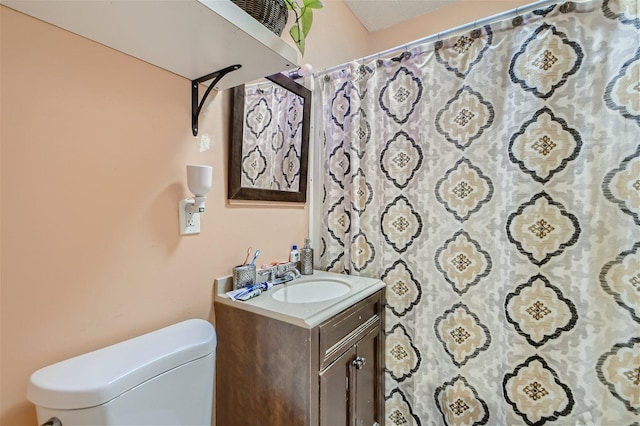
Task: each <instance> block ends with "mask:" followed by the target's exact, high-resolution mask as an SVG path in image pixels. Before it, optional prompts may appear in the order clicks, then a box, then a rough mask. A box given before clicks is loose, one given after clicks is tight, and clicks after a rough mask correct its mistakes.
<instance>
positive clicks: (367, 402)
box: [353, 329, 382, 426]
mask: <svg viewBox="0 0 640 426" xmlns="http://www.w3.org/2000/svg"><path fill="white" fill-rule="evenodd" d="M381 339H382V333H381V332H380V330H379V329H376V330H374V331H372V332H370V333H369V334H367V335H366V336H365V337H364V338H363V339H362V340H360V341H359V342H358V344H357V345H356V351H357V352H356V358H355V360H354V362H353V368H354V369H355V370H356V374H355V380H356V383H355V386H356V390H355V392H354V394H355V413H354V416H355V421H354V422H353V424H354V425H356V426H371V425H374V424H377V423H376V422H378V423H380V422H381V421H382V419H380V407H379V396H380V392H382V389H381V374H382V372H381V365H380V357H379V350H378V349H379V347H380V346H379V345H380V344H381Z"/></svg>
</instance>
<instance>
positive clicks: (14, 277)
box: [0, 7, 308, 426]
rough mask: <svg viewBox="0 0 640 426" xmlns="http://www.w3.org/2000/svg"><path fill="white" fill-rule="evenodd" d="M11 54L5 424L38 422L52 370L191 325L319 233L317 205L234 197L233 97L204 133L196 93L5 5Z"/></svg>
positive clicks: (5, 110)
mask: <svg viewBox="0 0 640 426" xmlns="http://www.w3.org/2000/svg"><path fill="white" fill-rule="evenodd" d="M0 13H1V23H0V25H1V43H2V52H1V55H2V82H1V102H2V104H1V107H2V130H1V137H2V167H1V170H2V223H3V228H2V256H3V258H2V299H1V303H2V306H1V321H2V322H1V327H2V328H1V333H0V334H1V336H2V360H1V363H2V364H1V374H2V379H1V381H0V386H1V398H2V399H1V408H2V411H1V413H0V424H2V425H6V426H14V425H34V424H36V419H35V411H34V408H33V406H32V405H31V404H30V403H28V402H27V401H26V398H25V392H26V385H27V381H28V378H29V375H30V374H31V373H32V372H33V371H35V370H37V369H38V368H40V367H43V366H45V365H48V364H50V363H53V362H56V361H59V360H62V359H65V358H67V357H69V356H72V355H77V354H80V353H83V352H86V351H89V350H93V349H97V348H99V347H102V346H104V345H108V344H111V343H115V342H117V341H120V340H122V339H125V338H129V337H132V336H135V335H138V334H141V333H144V332H147V331H150V330H153V329H156V328H159V327H162V326H165V325H168V324H170V323H173V322H177V321H180V320H184V319H187V318H211V316H212V312H211V310H212V285H213V279H214V278H215V277H218V276H222V275H227V274H228V273H230V267H231V266H232V265H235V264H237V263H239V262H241V261H242V260H243V258H244V254H245V252H246V249H247V247H248V246H250V245H252V246H253V247H255V248H258V247H259V248H260V249H261V250H262V256H261V258H260V260H261V261H266V260H272V259H282V258H284V257H286V256H288V253H289V248H290V244H292V243H298V244H300V243H302V242H303V238H304V237H305V236H306V232H307V231H306V230H307V227H308V223H307V212H306V210H305V208H304V207H302V206H293V207H292V206H286V207H266V208H265V207H260V208H255V207H247V206H229V205H228V204H227V202H226V178H225V176H226V158H227V140H228V139H229V128H228V121H229V111H230V109H229V105H228V104H229V93H228V92H222V93H219V94H217V96H216V97H215V99H214V100H213V102H211V104H210V105H209V106H208V107H207V108H206V111H205V112H204V117H202V118H201V123H200V132H201V134H203V133H207V134H209V135H210V136H211V138H212V139H213V141H214V143H215V144H214V147H213V149H211V150H209V151H207V152H204V153H200V152H199V151H198V144H197V140H196V139H195V138H194V137H192V136H191V125H190V123H191V119H190V113H191V110H190V106H191V99H190V97H191V92H190V82H189V81H188V80H186V79H184V78H181V77H178V76H176V75H174V74H171V73H169V72H167V71H164V70H161V69H159V68H156V67H154V66H150V65H149V64H146V63H143V62H141V61H138V60H135V59H133V58H130V57H128V56H126V55H123V54H121V53H119V52H116V51H114V50H111V49H109V48H106V47H104V46H101V45H98V44H96V43H93V42H90V41H88V40H85V39H83V38H80V37H77V36H75V35H73V34H70V33H68V32H65V31H61V30H59V29H57V28H55V27H53V26H50V25H47V24H43V23H41V22H39V21H37V20H35V19H32V18H29V17H27V16H25V15H22V14H20V13H17V12H15V11H13V10H11V9H7V8H5V7H1V8H0ZM189 163H206V164H211V165H213V166H214V186H213V189H212V191H211V193H210V196H209V198H208V201H207V207H208V211H207V213H206V214H204V215H203V217H202V232H201V234H200V235H198V236H185V237H181V236H180V235H179V234H178V218H177V203H178V200H180V199H181V198H185V197H186V196H187V195H188V192H187V188H186V182H185V180H186V172H185V165H186V164H189Z"/></svg>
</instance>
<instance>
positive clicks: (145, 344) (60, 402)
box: [27, 319, 216, 426]
mask: <svg viewBox="0 0 640 426" xmlns="http://www.w3.org/2000/svg"><path fill="white" fill-rule="evenodd" d="M215 350H216V334H215V330H214V328H213V326H212V325H211V324H210V323H209V322H207V321H204V320H199V319H192V320H188V321H184V322H180V323H178V324H174V325H171V326H169V327H166V328H163V329H160V330H157V331H154V332H151V333H148V334H145V335H142V336H139V337H136V338H133V339H130V340H126V341H124V342H121V343H118V344H115V345H113V346H108V347H106V348H103V349H99V350H97V351H94V352H90V353H87V354H84V355H80V356H77V357H75V358H70V359H67V360H65V361H61V362H59V363H56V364H53V365H50V366H48V367H44V368H42V369H40V370H38V371H36V372H35V373H33V374H32V375H31V379H30V381H29V385H28V389H27V398H28V399H29V401H31V402H32V403H34V404H35V405H36V413H37V416H38V424H43V423H45V422H47V421H49V420H50V419H51V418H53V417H55V418H57V419H59V420H60V422H61V423H62V425H63V426H81V425H82V426H87V425H105V426H110V425H118V426H124V425H154V426H160V425H172V426H175V425H211V406H212V401H213V384H214V366H215Z"/></svg>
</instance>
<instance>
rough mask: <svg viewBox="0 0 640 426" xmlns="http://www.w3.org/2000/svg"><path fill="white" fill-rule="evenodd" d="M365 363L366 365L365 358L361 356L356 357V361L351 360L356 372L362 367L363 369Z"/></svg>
mask: <svg viewBox="0 0 640 426" xmlns="http://www.w3.org/2000/svg"><path fill="white" fill-rule="evenodd" d="M366 363H367V359H366V358H365V357H363V356H359V357H356V359H354V360H353V365H354V366H355V367H356V369H358V370H360V369H361V368H362V367H364V365H365V364H366Z"/></svg>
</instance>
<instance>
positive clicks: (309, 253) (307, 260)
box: [300, 238, 313, 275]
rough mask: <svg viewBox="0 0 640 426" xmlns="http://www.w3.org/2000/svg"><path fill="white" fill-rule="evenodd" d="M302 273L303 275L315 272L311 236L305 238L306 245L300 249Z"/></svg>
mask: <svg viewBox="0 0 640 426" xmlns="http://www.w3.org/2000/svg"><path fill="white" fill-rule="evenodd" d="M300 273H301V274H302V275H311V274H313V249H312V248H311V240H310V239H309V238H305V239H304V247H303V248H302V250H301V251H300Z"/></svg>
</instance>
